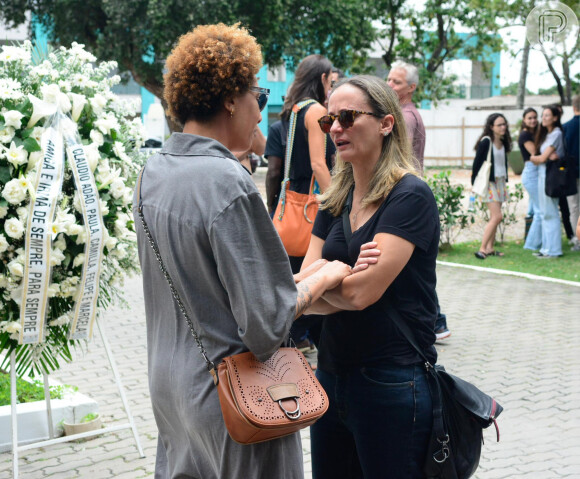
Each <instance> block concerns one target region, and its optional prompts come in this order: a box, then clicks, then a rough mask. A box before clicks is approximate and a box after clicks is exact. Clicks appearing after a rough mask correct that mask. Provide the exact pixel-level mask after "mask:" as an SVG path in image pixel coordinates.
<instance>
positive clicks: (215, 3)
mask: <svg viewBox="0 0 580 479" xmlns="http://www.w3.org/2000/svg"><path fill="white" fill-rule="evenodd" d="M2 3H3V6H2V9H1V10H0V19H3V20H4V21H5V22H6V23H7V25H8V26H9V27H15V26H18V25H21V24H23V23H24V22H25V21H26V14H28V13H30V14H31V15H32V17H33V18H34V19H35V21H36V22H38V23H39V24H41V25H42V26H43V27H44V29H45V30H46V31H47V33H48V35H49V38H51V40H52V41H53V42H54V43H56V44H60V45H70V43H71V42H73V41H76V42H78V43H82V44H84V45H85V46H86V47H87V49H88V50H90V51H91V52H92V53H93V54H94V55H95V56H97V58H99V60H115V61H117V63H118V64H119V69H120V70H121V71H122V72H129V73H131V75H132V76H133V78H134V79H135V81H136V82H137V83H138V84H139V85H141V86H143V87H145V88H146V89H147V90H149V91H150V92H151V93H153V94H154V95H155V96H157V97H158V98H160V99H161V102H162V104H163V107H164V108H165V110H167V108H166V106H167V105H166V104H165V100H164V99H163V68H164V60H165V58H166V57H167V55H168V54H169V53H170V52H171V49H172V48H173V46H174V44H175V42H176V40H177V39H178V38H179V36H180V35H182V34H184V33H187V32H188V31H191V30H192V29H193V28H194V27H195V26H196V25H200V24H208V23H217V22H224V23H227V24H233V23H235V22H238V21H239V22H241V23H242V25H244V26H247V27H248V28H249V29H250V30H251V32H252V34H253V35H254V36H255V37H256V38H257V40H258V42H259V43H260V44H261V45H262V50H263V54H264V60H265V62H266V63H268V64H269V65H272V66H275V65H277V64H280V63H281V62H282V61H283V60H284V59H288V60H289V61H290V63H291V64H297V63H298V62H299V60H300V59H301V58H303V57H304V56H306V55H308V54H310V53H316V52H320V53H323V54H325V55H326V56H327V57H328V58H329V59H330V60H331V61H332V62H333V63H334V64H335V65H336V66H338V67H339V68H343V69H344V68H350V67H351V65H352V64H355V65H357V64H360V63H361V59H363V60H364V58H365V53H364V50H365V49H366V48H368V47H369V46H370V45H371V43H372V41H373V39H374V29H373V27H372V25H371V22H370V19H369V17H368V16H367V15H365V14H364V13H361V12H365V11H367V8H366V3H365V1H361V0H328V1H326V2H324V4H323V5H322V4H319V2H308V1H307V0H125V1H122V2H112V1H109V0H3V2H2ZM337 25H340V28H337ZM355 70H356V69H355ZM170 126H171V127H172V130H175V129H177V125H174V124H172V123H170Z"/></svg>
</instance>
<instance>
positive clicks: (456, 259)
mask: <svg viewBox="0 0 580 479" xmlns="http://www.w3.org/2000/svg"><path fill="white" fill-rule="evenodd" d="M480 245H481V242H479V241H472V242H469V243H459V244H455V245H453V248H452V249H450V250H447V251H440V252H439V256H438V257H437V259H438V260H439V261H447V262H449V263H460V264H469V265H475V266H481V267H484V268H496V269H505V270H508V271H519V272H521V273H529V274H536V275H538V276H548V277H550V278H559V279H565V280H568V281H577V282H580V251H574V252H572V251H570V247H569V246H568V242H567V241H565V242H563V245H562V246H563V251H564V255H563V256H561V257H559V258H554V259H538V258H536V257H535V256H533V255H532V252H531V251H528V250H525V249H524V248H523V243H522V242H521V241H507V242H505V243H503V244H498V243H496V249H497V250H498V251H501V252H502V253H505V256H503V257H498V256H488V257H487V258H486V259H484V260H481V259H478V258H476V257H475V256H474V254H473V253H475V252H476V251H477V250H479V246H480Z"/></svg>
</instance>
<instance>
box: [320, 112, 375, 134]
mask: <svg viewBox="0 0 580 479" xmlns="http://www.w3.org/2000/svg"><path fill="white" fill-rule="evenodd" d="M359 115H370V116H376V117H377V118H379V116H378V115H375V114H374V113H371V112H368V111H359V110H342V111H341V112H340V113H339V114H338V115H324V116H323V117H322V118H319V119H318V124H319V125H320V129H321V130H322V131H323V132H324V133H330V128H332V125H333V124H334V121H335V120H338V123H339V124H340V126H341V127H342V128H343V129H344V130H346V129H347V128H350V127H351V126H352V125H354V120H356V117H357V116H359Z"/></svg>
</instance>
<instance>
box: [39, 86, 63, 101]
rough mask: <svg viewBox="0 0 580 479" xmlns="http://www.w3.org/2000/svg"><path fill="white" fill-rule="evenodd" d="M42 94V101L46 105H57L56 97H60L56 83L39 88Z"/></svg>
mask: <svg viewBox="0 0 580 479" xmlns="http://www.w3.org/2000/svg"><path fill="white" fill-rule="evenodd" d="M40 91H41V93H42V99H43V100H44V101H47V102H48V103H58V97H59V95H60V88H59V87H58V85H57V84H56V83H51V84H50V85H42V86H41V87H40Z"/></svg>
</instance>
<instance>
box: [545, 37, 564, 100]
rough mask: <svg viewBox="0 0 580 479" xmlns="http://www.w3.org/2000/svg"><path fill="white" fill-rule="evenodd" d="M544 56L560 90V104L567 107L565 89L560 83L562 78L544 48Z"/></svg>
mask: <svg viewBox="0 0 580 479" xmlns="http://www.w3.org/2000/svg"><path fill="white" fill-rule="evenodd" d="M542 54H543V55H544V58H545V59H546V63H547V64H548V68H549V69H550V72H552V76H553V77H554V80H556V87H557V88H558V95H560V103H562V105H565V104H566V103H565V101H566V99H565V97H564V88H563V87H562V82H561V81H560V76H559V75H558V73H557V72H556V69H555V68H554V65H552V61H551V60H550V57H549V56H548V54H547V53H546V52H545V50H544V49H543V48H542Z"/></svg>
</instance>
